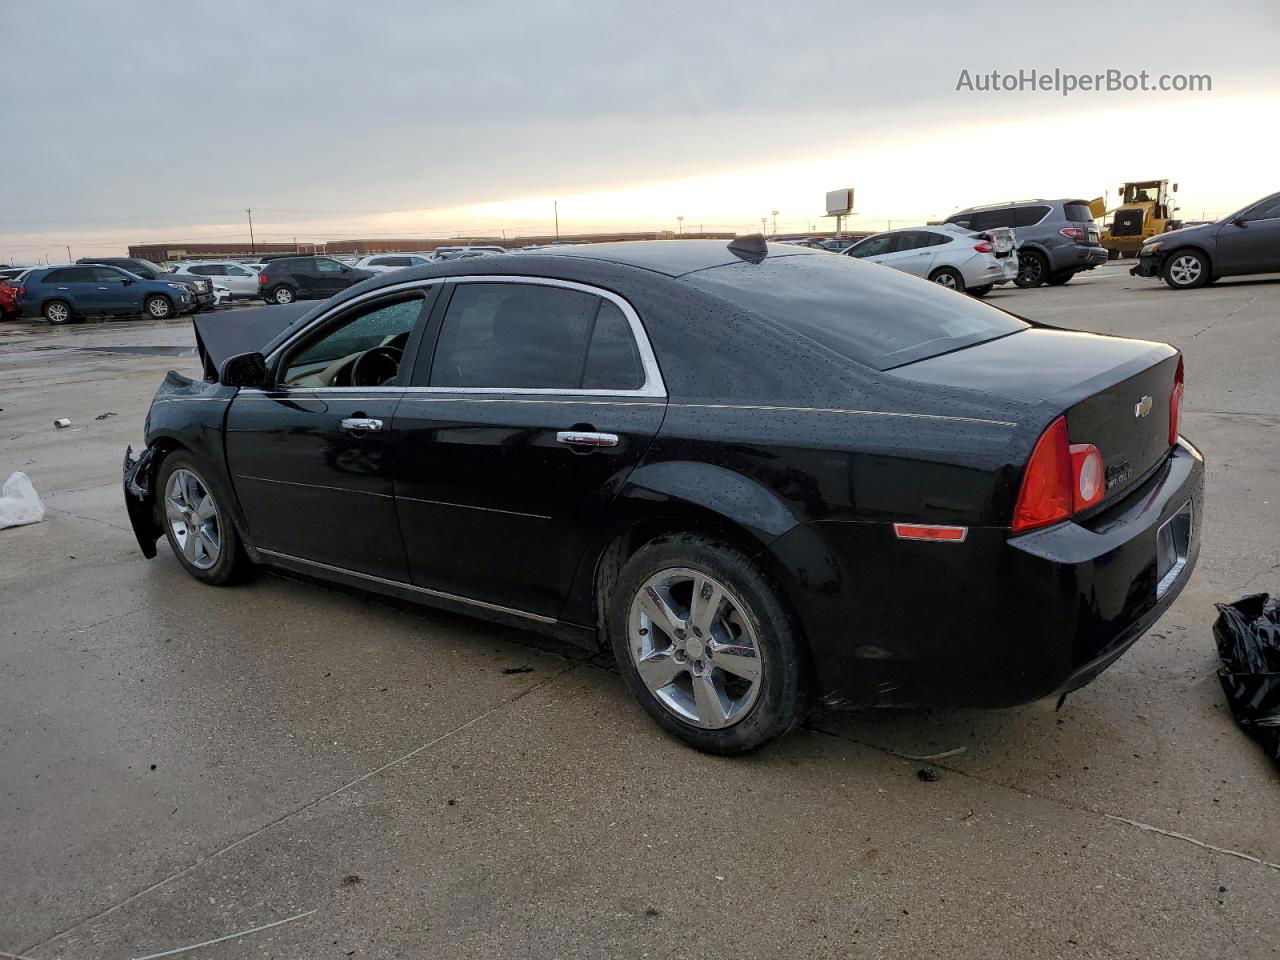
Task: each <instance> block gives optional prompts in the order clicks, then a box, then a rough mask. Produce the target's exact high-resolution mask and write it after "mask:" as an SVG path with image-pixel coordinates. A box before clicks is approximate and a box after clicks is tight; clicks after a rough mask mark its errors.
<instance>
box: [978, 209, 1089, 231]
mask: <svg viewBox="0 0 1280 960" xmlns="http://www.w3.org/2000/svg"><path fill="white" fill-rule="evenodd" d="M1086 209H1088V208H1086ZM1011 212H1012V214H1013V216H1012V217H1011V218H1010V221H1009V222H1008V223H993V224H991V226H993V227H1033V226H1035V225H1036V224H1037V223H1039V222H1040V221H1041V220H1043V219H1044V217H1045V214H1047V213H1048V212H1049V208H1048V207H1018V208H1017V209H1015V210H1013V211H1011ZM983 229H986V228H985V227H984V228H983Z"/></svg>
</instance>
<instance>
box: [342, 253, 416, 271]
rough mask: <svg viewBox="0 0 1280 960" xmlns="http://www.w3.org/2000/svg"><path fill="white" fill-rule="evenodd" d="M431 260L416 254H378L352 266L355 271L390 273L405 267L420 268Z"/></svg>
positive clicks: (361, 259) (364, 258)
mask: <svg viewBox="0 0 1280 960" xmlns="http://www.w3.org/2000/svg"><path fill="white" fill-rule="evenodd" d="M430 262H431V260H430V259H429V258H427V257H424V256H422V255H421V254H417V253H379V254H375V255H374V256H371V257H361V258H360V259H359V260H357V261H356V262H355V264H353V266H355V268H356V269H357V270H368V271H369V272H370V273H390V272H391V271H392V270H403V269H404V268H405V267H421V266H425V265H426V264H428V263H430Z"/></svg>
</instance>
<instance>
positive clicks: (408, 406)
mask: <svg viewBox="0 0 1280 960" xmlns="http://www.w3.org/2000/svg"><path fill="white" fill-rule="evenodd" d="M436 313H437V319H436V320H434V321H433V322H432V324H431V325H430V326H429V327H428V330H427V335H426V336H425V337H424V338H423V347H422V349H421V351H420V352H419V355H418V359H417V362H416V363H415V366H414V371H413V384H414V389H412V390H410V391H409V392H408V394H406V396H405V399H404V401H403V402H402V403H401V405H400V408H399V411H398V413H397V414H396V421H395V437H396V456H395V459H396V504H397V508H398V510H399V515H400V527H401V530H402V531H403V533H404V539H405V548H406V551H407V556H408V560H409V570H410V574H411V576H412V577H413V582H414V583H415V584H416V585H418V586H421V587H425V588H427V589H430V590H435V591H439V592H442V593H447V594H450V595H452V596H455V597H459V598H463V599H467V600H473V601H479V602H481V603H484V604H489V605H495V606H498V607H502V608H506V609H509V610H514V611H516V612H521V613H528V614H533V615H535V616H539V617H549V618H555V617H556V616H557V615H558V614H559V611H560V607H561V606H562V604H563V601H564V597H565V596H566V594H567V593H568V590H569V586H570V584H571V582H572V579H573V576H574V573H575V571H576V570H577V567H578V563H579V561H580V560H581V558H582V553H583V548H584V543H585V540H586V534H587V533H588V531H589V530H590V529H591V528H592V526H593V525H594V524H596V523H597V522H598V521H599V519H600V518H601V516H602V514H603V513H604V511H605V510H606V508H607V506H608V504H609V502H610V501H611V500H612V498H613V496H614V495H615V494H616V492H617V490H618V489H619V488H620V487H621V485H622V484H623V483H624V482H625V480H626V478H627V476H628V475H629V474H630V473H631V471H632V470H633V469H634V468H635V466H636V465H637V464H638V463H639V461H640V458H641V457H642V456H643V455H644V452H645V450H646V449H647V448H648V445H649V443H650V442H651V441H652V439H653V437H654V435H655V434H656V433H657V431H658V427H659V425H660V424H661V423H662V417H663V414H664V412H665V410H666V397H665V391H664V389H663V387H662V382H661V376H660V375H659V373H658V370H657V365H656V363H654V362H653V359H652V352H651V350H650V348H649V345H648V341H647V340H646V339H645V338H644V333H643V329H642V328H641V327H640V323H639V320H638V318H636V317H635V314H634V311H632V310H631V308H630V307H629V306H628V305H626V304H625V303H623V302H622V301H620V300H618V299H617V298H616V297H613V296H612V295H609V294H603V293H599V292H597V291H594V290H591V289H588V288H585V287H581V286H579V285H576V284H563V283H559V282H554V283H553V282H548V281H541V282H540V281H535V280H529V279H518V280H516V279H514V278H512V279H511V280H507V278H486V279H485V280H484V281H474V282H471V281H469V282H465V283H459V284H457V285H456V286H453V287H452V289H451V296H450V299H449V301H448V304H447V309H444V310H443V311H442V310H440V309H437V311H436ZM441 313H442V314H443V316H442V318H441V317H440V316H439V315H440V314H441ZM433 341H434V344H433Z"/></svg>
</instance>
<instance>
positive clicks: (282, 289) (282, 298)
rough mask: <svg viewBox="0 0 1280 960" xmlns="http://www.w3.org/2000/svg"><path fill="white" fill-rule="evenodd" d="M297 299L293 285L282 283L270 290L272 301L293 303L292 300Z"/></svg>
mask: <svg viewBox="0 0 1280 960" xmlns="http://www.w3.org/2000/svg"><path fill="white" fill-rule="evenodd" d="M297 299H298V295H297V294H296V293H294V290H293V287H291V286H289V285H287V284H284V283H282V284H280V286H278V287H276V288H275V289H274V290H272V291H271V302H272V303H280V304H286V303H293V301H295V300H297Z"/></svg>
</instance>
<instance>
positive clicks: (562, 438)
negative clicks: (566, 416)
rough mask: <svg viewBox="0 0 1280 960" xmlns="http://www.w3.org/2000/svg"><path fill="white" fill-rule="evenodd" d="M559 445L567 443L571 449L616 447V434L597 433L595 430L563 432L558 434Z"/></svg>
mask: <svg viewBox="0 0 1280 960" xmlns="http://www.w3.org/2000/svg"><path fill="white" fill-rule="evenodd" d="M556 442H557V443H567V444H568V445H569V446H571V447H616V446H617V445H618V435H617V434H616V433H596V432H595V431H593V430H561V431H560V432H559V433H557V434H556Z"/></svg>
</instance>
